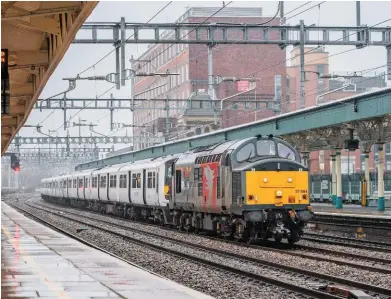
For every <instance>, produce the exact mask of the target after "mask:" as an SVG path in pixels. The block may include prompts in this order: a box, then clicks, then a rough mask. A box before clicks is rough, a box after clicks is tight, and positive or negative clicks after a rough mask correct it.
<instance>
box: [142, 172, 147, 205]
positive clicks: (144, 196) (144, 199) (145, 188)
mask: <svg viewBox="0 0 391 299" xmlns="http://www.w3.org/2000/svg"><path fill="white" fill-rule="evenodd" d="M146 172H147V171H146V170H145V169H143V201H144V204H147V201H146V193H147V184H146Z"/></svg>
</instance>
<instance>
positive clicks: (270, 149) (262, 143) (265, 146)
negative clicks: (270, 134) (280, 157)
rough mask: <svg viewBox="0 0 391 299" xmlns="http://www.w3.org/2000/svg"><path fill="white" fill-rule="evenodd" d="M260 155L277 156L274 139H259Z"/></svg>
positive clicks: (258, 151)
mask: <svg viewBox="0 0 391 299" xmlns="http://www.w3.org/2000/svg"><path fill="white" fill-rule="evenodd" d="M257 155H258V156H275V155H276V147H275V145H274V141H273V140H258V141H257Z"/></svg>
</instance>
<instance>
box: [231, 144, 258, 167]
mask: <svg viewBox="0 0 391 299" xmlns="http://www.w3.org/2000/svg"><path fill="white" fill-rule="evenodd" d="M253 157H255V147H254V144H252V143H248V144H246V145H245V146H243V147H242V148H241V149H240V150H239V151H238V152H237V154H236V161H238V162H239V163H240V162H243V161H246V160H248V159H250V158H253Z"/></svg>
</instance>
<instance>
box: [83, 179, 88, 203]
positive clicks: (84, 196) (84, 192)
mask: <svg viewBox="0 0 391 299" xmlns="http://www.w3.org/2000/svg"><path fill="white" fill-rule="evenodd" d="M87 183H88V179H87V178H86V177H84V184H83V198H84V199H86V187H87Z"/></svg>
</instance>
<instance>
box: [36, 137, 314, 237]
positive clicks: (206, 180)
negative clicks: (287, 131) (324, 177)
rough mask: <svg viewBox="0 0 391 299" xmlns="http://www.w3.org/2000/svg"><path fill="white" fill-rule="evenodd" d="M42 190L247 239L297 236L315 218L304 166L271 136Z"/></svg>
mask: <svg viewBox="0 0 391 299" xmlns="http://www.w3.org/2000/svg"><path fill="white" fill-rule="evenodd" d="M41 193H42V197H43V199H45V200H48V201H51V202H59V203H62V204H67V205H72V206H76V207H81V208H87V209H92V210H94V211H99V212H102V213H111V214H115V215H118V216H122V217H125V218H129V219H133V220H151V221H154V222H156V223H159V224H161V225H173V226H175V227H177V228H179V229H185V230H188V231H192V230H195V231H201V230H202V231H213V232H215V233H217V234H219V235H221V236H222V237H225V238H236V239H242V240H245V241H248V242H252V241H254V240H259V239H263V240H265V239H269V238H274V239H275V240H276V241H281V240H282V239H283V238H286V239H287V240H288V241H289V242H291V243H294V242H297V241H298V240H299V239H300V236H301V235H302V229H303V227H304V224H305V223H306V222H307V221H308V220H310V219H311V218H312V217H313V213H312V212H311V208H310V205H309V194H308V169H307V168H306V167H305V166H304V165H302V164H301V163H300V155H299V153H298V152H297V151H296V150H295V149H294V148H293V147H292V146H291V145H289V144H288V143H286V142H285V141H283V140H282V139H279V138H276V137H273V136H271V135H270V136H266V137H262V136H257V137H251V138H247V139H241V140H233V141H227V142H223V143H218V144H213V145H210V146H205V147H199V148H196V149H193V150H190V151H187V152H184V153H181V154H174V155H169V156H163V157H159V158H153V159H146V160H139V161H134V162H129V163H124V164H117V165H112V166H107V167H103V168H99V169H92V170H84V171H80V172H75V173H71V174H66V175H62V176H58V177H54V178H49V179H44V180H42V189H41Z"/></svg>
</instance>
